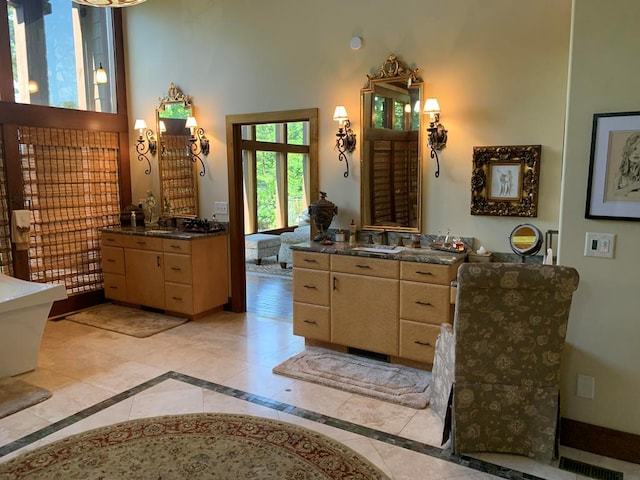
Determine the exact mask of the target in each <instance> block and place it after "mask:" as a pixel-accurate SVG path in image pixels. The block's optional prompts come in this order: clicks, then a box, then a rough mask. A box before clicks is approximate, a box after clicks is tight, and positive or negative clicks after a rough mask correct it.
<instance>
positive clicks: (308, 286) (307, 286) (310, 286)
mask: <svg viewBox="0 0 640 480" xmlns="http://www.w3.org/2000/svg"><path fill="white" fill-rule="evenodd" d="M303 286H304V288H312V289H314V290H317V288H316V286H315V285H303Z"/></svg>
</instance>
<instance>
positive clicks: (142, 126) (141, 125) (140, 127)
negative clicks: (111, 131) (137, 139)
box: [133, 118, 147, 130]
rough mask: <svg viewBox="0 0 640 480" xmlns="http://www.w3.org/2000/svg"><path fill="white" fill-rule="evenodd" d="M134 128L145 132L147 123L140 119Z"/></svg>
mask: <svg viewBox="0 0 640 480" xmlns="http://www.w3.org/2000/svg"><path fill="white" fill-rule="evenodd" d="M133 128H135V129H136V130H144V129H145V128H147V122H145V121H144V120H143V119H142V118H138V119H137V120H136V123H135V125H134V126H133Z"/></svg>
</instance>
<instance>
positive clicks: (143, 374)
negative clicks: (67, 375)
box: [84, 362, 165, 393]
mask: <svg viewBox="0 0 640 480" xmlns="http://www.w3.org/2000/svg"><path fill="white" fill-rule="evenodd" d="M163 373H165V372H164V371H163V370H160V369H158V368H155V367H150V366H149V365H145V364H142V363H139V362H125V363H119V364H116V365H114V366H113V367H110V368H105V369H104V370H103V371H101V372H100V373H97V374H95V375H91V376H88V377H86V378H85V379H84V382H85V383H89V384H91V385H96V386H97V387H100V388H104V389H105V390H109V391H111V392H113V393H120V392H123V391H125V390H128V389H130V388H133V387H135V386H136V385H140V384H141V383H144V382H146V381H148V380H151V379H152V378H155V377H157V376H159V375H162V374H163Z"/></svg>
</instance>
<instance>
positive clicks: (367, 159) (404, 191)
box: [360, 55, 424, 232]
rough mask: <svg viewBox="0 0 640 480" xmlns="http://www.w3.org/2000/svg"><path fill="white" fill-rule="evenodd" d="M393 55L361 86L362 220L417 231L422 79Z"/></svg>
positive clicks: (374, 225) (375, 226) (380, 226)
mask: <svg viewBox="0 0 640 480" xmlns="http://www.w3.org/2000/svg"><path fill="white" fill-rule="evenodd" d="M416 72H417V69H415V70H411V69H409V68H407V67H406V66H404V65H403V64H401V62H400V61H399V60H398V59H397V58H396V57H395V56H394V55H392V56H390V57H389V59H387V61H386V62H385V63H384V64H383V65H382V67H381V68H380V72H379V73H378V74H377V75H376V76H374V77H368V78H369V82H368V85H367V87H366V88H363V89H362V91H361V108H360V113H361V125H362V143H361V145H362V146H361V153H362V163H361V178H362V180H361V213H362V214H361V222H362V228H364V229H384V230H393V231H406V232H420V230H421V216H422V215H421V204H422V200H421V198H422V143H423V139H422V131H423V130H424V125H423V120H422V118H423V114H422V106H423V101H424V100H423V91H422V87H423V84H422V82H421V81H420V80H419V79H418V78H417V77H416V75H415V73H416Z"/></svg>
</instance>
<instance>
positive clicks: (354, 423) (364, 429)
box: [0, 312, 640, 480]
mask: <svg viewBox="0 0 640 480" xmlns="http://www.w3.org/2000/svg"><path fill="white" fill-rule="evenodd" d="M303 348H304V342H303V340H302V339H301V338H299V337H296V336H294V335H293V334H292V324H291V321H290V319H274V318H273V317H266V316H261V315H258V314H254V313H246V314H234V313H230V312H219V313H216V314H212V315H210V316H207V317H205V318H202V319H200V320H197V321H193V322H188V323H186V324H183V325H181V326H179V327H176V328H174V329H172V330H168V331H166V332H163V333H160V334H157V335H154V336H152V337H148V338H143V339H139V338H134V337H128V336H125V335H120V334H117V333H113V332H108V331H105V330H100V329H96V328H92V327H88V326H84V325H80V324H76V323H73V322H70V321H68V320H60V321H49V322H48V323H47V327H46V331H45V336H44V339H43V343H42V349H41V353H40V357H39V364H38V368H37V369H36V370H35V371H34V372H30V373H27V374H24V375H21V376H20V378H22V379H24V380H26V381H28V382H30V383H33V384H36V385H40V386H42V387H45V388H48V389H50V390H52V391H53V396H52V397H51V398H50V399H48V400H46V401H45V402H43V403H40V404H38V405H35V406H33V407H30V408H28V409H26V410H23V411H21V412H18V413H15V414H13V415H11V416H9V417H6V418H4V419H0V462H1V461H4V460H7V459H9V458H12V457H13V456H15V455H17V454H18V453H19V452H21V451H24V450H27V449H33V448H35V447H37V446H39V445H42V444H44V443H47V442H50V441H53V440H56V439H60V438H62V437H64V436H67V435H70V434H73V433H77V432H81V431H85V430H88V429H91V428H95V427H98V426H102V425H107V424H113V423H117V422H120V421H125V420H128V419H133V418H139V417H147V416H158V415H165V414H177V413H190V412H203V411H206V412H234V413H246V414H252V415H259V416H265V417H270V418H276V419H280V420H284V421H288V422H292V423H296V424H300V425H303V426H305V427H307V428H311V429H313V430H317V431H319V432H322V433H324V434H326V435H328V436H330V437H333V438H335V439H337V440H339V441H341V442H343V443H344V444H346V445H347V446H349V447H351V448H352V449H354V450H356V451H357V452H359V453H361V454H362V455H364V456H365V457H367V458H368V459H369V460H371V461H372V462H373V463H375V464H376V465H377V466H378V467H379V468H381V469H382V470H383V471H384V472H386V473H387V474H388V475H389V477H391V478H392V479H394V480H400V479H412V480H413V479H456V480H465V479H474V480H481V479H489V478H498V477H502V478H533V479H535V478H544V479H577V478H579V476H577V475H575V474H571V473H568V472H565V471H561V470H558V469H557V468H555V467H554V466H551V465H545V464H540V463H537V462H534V461H531V460H529V459H527V458H524V457H518V456H509V455H489V454H485V455H478V456H476V457H475V458H471V457H455V456H452V455H451V453H450V452H449V451H448V450H441V449H440V448H438V445H439V443H438V438H439V436H440V429H441V423H440V421H439V420H438V419H437V418H436V417H435V416H434V415H433V414H432V412H431V411H430V410H429V409H425V410H413V409H410V408H406V407H401V406H397V405H393V404H389V403H384V402H380V401H376V400H373V399H370V398H367V397H362V396H359V395H354V394H350V393H346V392H342V391H339V390H334V389H330V388H326V387H322V386H318V385H315V384H310V383H305V382H302V381H296V380H293V379H289V378H286V377H281V376H277V375H273V374H272V373H271V369H272V367H273V366H275V365H276V364H278V363H280V362H281V361H284V360H285V359H287V358H289V357H290V356H292V355H294V354H296V353H298V352H300V351H301V350H302V349H303ZM561 454H562V455H565V456H570V457H571V458H574V459H576V460H583V461H588V462H590V463H597V464H600V465H602V466H605V467H607V468H611V469H614V470H620V471H624V472H625V477H624V478H625V479H626V480H631V479H640V465H634V464H628V463H625V462H619V461H615V460H611V459H607V458H602V457H598V456H595V455H591V454H588V453H585V452H579V451H575V450H570V449H566V448H563V449H562V451H561ZM487 472H492V473H494V474H495V475H496V476H494V475H491V474H490V473H487ZM523 472H525V473H523ZM580 478H582V477H580Z"/></svg>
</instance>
